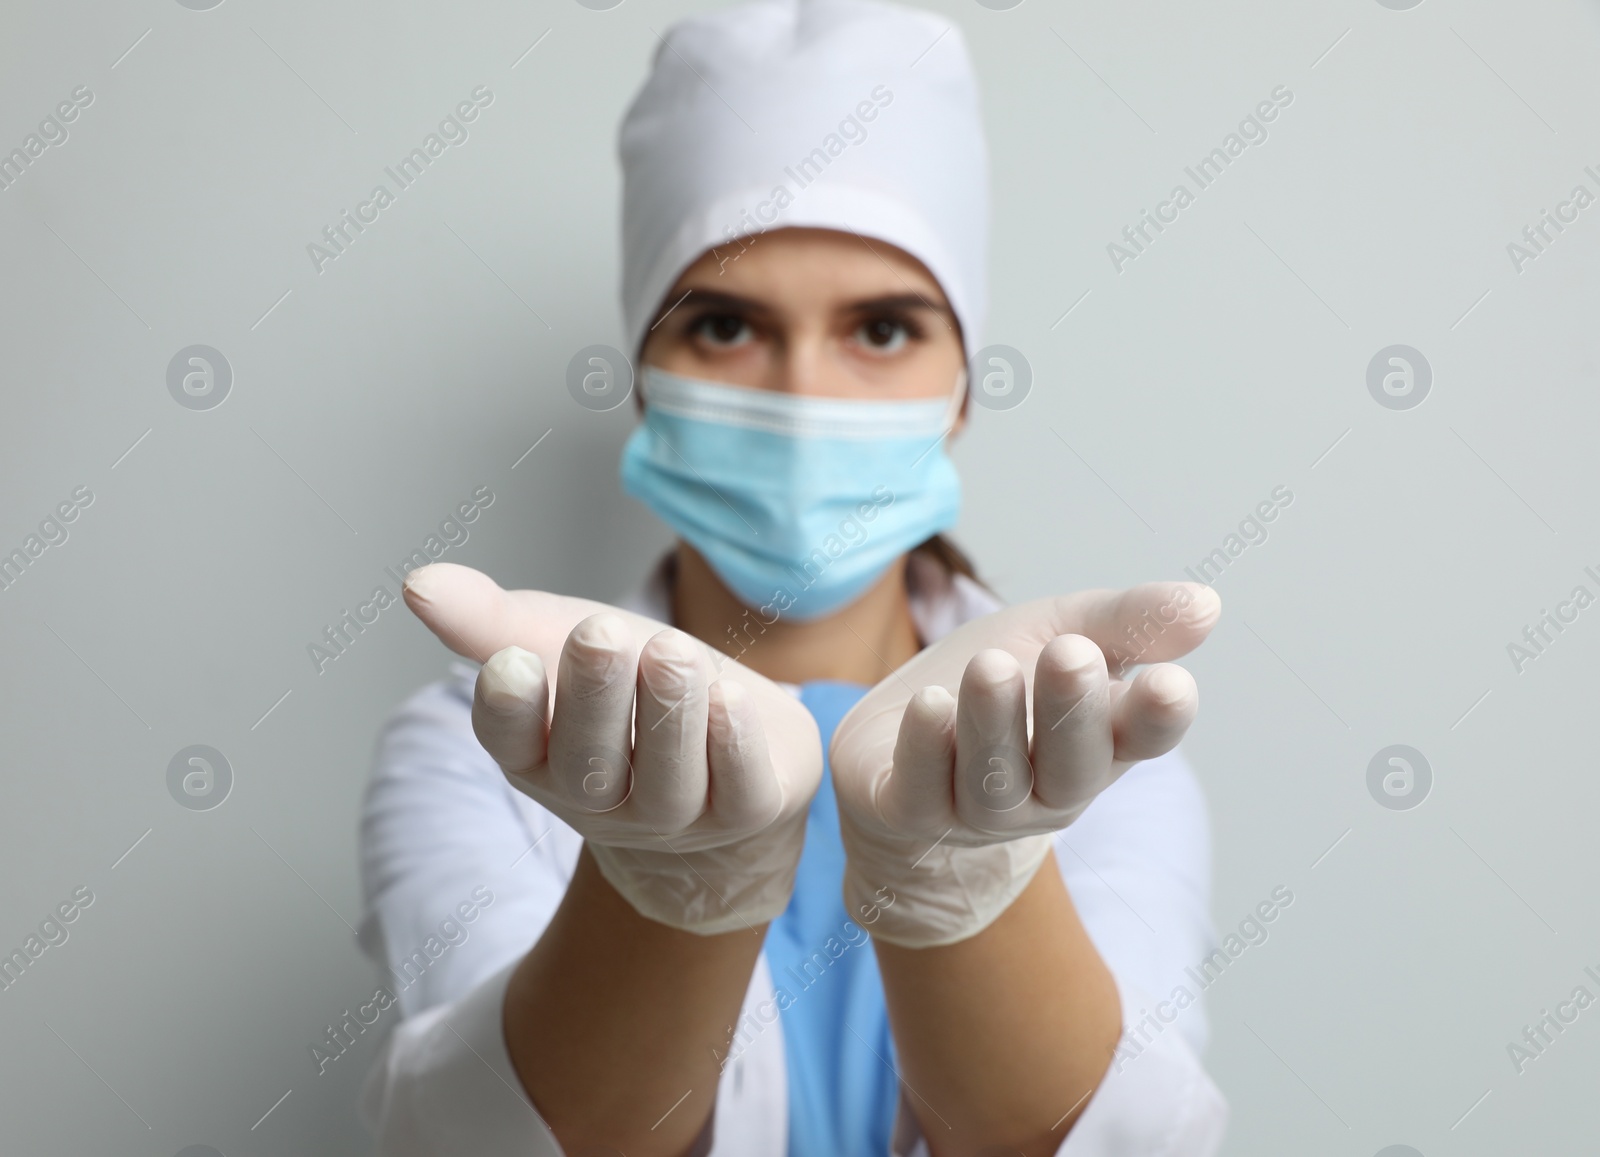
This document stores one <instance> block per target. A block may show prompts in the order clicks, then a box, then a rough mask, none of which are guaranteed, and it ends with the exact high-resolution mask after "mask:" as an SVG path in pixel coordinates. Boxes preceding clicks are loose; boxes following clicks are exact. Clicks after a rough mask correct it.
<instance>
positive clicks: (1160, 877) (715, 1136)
mask: <svg viewBox="0 0 1600 1157" xmlns="http://www.w3.org/2000/svg"><path fill="white" fill-rule="evenodd" d="M908 579H909V586H910V590H911V596H912V609H913V615H914V617H915V618H916V621H917V627H918V630H919V633H920V634H921V636H922V638H923V640H924V642H927V643H931V642H933V641H935V640H937V639H939V638H940V637H942V636H943V635H944V634H946V633H948V632H949V631H950V630H952V629H953V628H954V627H955V626H957V625H959V624H960V623H962V622H965V621H966V620H967V619H969V618H972V617H975V616H977V615H980V614H985V613H988V612H989V611H991V610H994V609H996V607H997V606H998V605H999V604H998V602H997V601H996V600H995V599H994V597H993V596H992V595H990V594H989V593H988V592H987V591H985V590H984V589H983V588H981V587H979V586H978V585H977V584H975V583H972V582H970V581H968V580H966V579H965V578H961V577H959V576H957V577H956V578H954V580H953V581H952V579H951V578H950V577H949V576H947V575H945V574H944V572H943V571H942V569H940V568H939V567H938V566H937V565H936V564H934V563H932V562H931V561H929V560H924V559H922V558H921V557H920V556H913V565H912V566H911V568H910V569H909V571H908ZM670 581H671V568H670V556H669V558H668V559H667V560H663V563H662V565H661V566H658V567H657V569H656V570H655V572H654V573H653V574H652V576H651V577H650V579H649V581H648V582H647V583H646V585H645V587H644V589H643V590H642V591H641V592H640V593H639V594H638V595H637V596H636V597H635V598H634V599H633V600H632V602H631V603H630V604H629V606H630V609H633V610H637V611H639V612H640V613H643V614H647V615H650V616H651V617H653V618H657V619H660V620H661V621H663V622H665V621H667V620H668V618H669V615H670V611H669V607H670V601H669V597H668V595H669V588H668V584H669V583H670ZM476 675H477V671H476V668H475V667H471V666H469V665H467V664H465V663H455V664H452V666H451V670H450V674H449V677H448V678H446V679H444V680H442V681H440V682H437V683H434V684H432V685H430V686H428V687H425V688H424V689H423V690H421V691H419V692H417V693H416V694H415V695H413V696H412V697H411V698H410V699H409V700H407V701H406V702H405V703H404V704H402V705H401V707H400V708H399V709H398V710H397V711H396V712H395V713H394V715H393V716H392V717H391V718H390V720H389V722H388V724H387V726H386V727H385V728H384V731H383V733H382V736H381V738H380V740H379V743H378V751H377V757H376V761H375V766H374V769H373V774H372V780H371V783H370V785H369V787H368V791H367V797H366V804H365V808H364V811H363V814H362V822H361V870H362V885H363V892H364V895H365V913H364V916H363V919H362V924H361V929H360V942H361V945H362V947H363V949H364V950H365V951H366V952H367V953H368V954H369V955H370V956H372V958H373V959H374V960H375V961H377V963H378V964H379V966H380V967H381V968H382V969H383V970H384V974H385V977H386V984H387V986H388V987H389V989H390V991H392V992H393V993H394V994H395V996H396V997H397V998H398V1002H399V1006H400V1012H401V1013H402V1015H403V1017H404V1019H403V1021H402V1023H401V1024H400V1025H399V1026H398V1027H397V1028H396V1029H395V1030H394V1032H393V1033H391V1034H390V1036H389V1037H388V1039H387V1040H386V1041H385V1043H384V1045H383V1046H382V1048H381V1050H380V1052H379V1054H378V1056H377V1058H376V1059H375V1061H374V1063H373V1067H372V1070H371V1072H370V1073H369V1075H368V1078H367V1083H366V1087H365V1089H364V1091H363V1094H362V1099H361V1114H362V1117H363V1120H365V1121H366V1123H367V1125H368V1127H369V1128H371V1129H372V1130H373V1132H374V1133H375V1134H376V1135H377V1138H378V1142H377V1147H376V1153H377V1154H378V1155H379V1157H435V1155H445V1154H449V1155H457V1154H472V1155H473V1157H558V1155H560V1154H561V1153H562V1150H561V1147H560V1146H559V1144H557V1142H556V1140H555V1138H554V1136H553V1135H552V1134H551V1133H550V1131H549V1130H548V1129H547V1128H546V1127H545V1125H544V1123H543V1121H542V1120H541V1119H540V1117H539V1115H538V1113H537V1112H536V1111H535V1110H534V1108H533V1105H532V1102H531V1100H530V1098H529V1097H528V1095H527V1092H526V1091H525V1090H524V1089H523V1088H522V1086H521V1083H520V1082H519V1081H518V1079H517V1076H516V1073H515V1071H514V1070H513V1068H512V1066H511V1062H510V1058H509V1056H508V1055H507V1052H506V1045H505V1038H504V1033H503V1030H502V1024H501V1008H502V1002H503V999H504V993H505V987H506V982H507V980H508V978H509V976H510V973H511V971H512V969H513V968H514V967H515V965H516V963H517V962H518V961H519V960H520V959H521V958H522V956H523V955H524V954H525V953H526V952H527V951H528V949H529V948H530V947H531V946H532V945H533V943H534V942H535V941H536V940H537V939H538V938H539V936H540V934H541V933H542V932H543V930H544V927H545V925H546V924H547V922H548V921H549V920H550V917H551V916H552V914H553V913H554V912H555V909H556V905H557V904H558V903H559V902H560V900H561V897H562V895H563V894H564V893H565V891H566V888H567V884H568V882H569V881H570V880H571V878H572V873H573V868H574V865H575V863H576V860H577V856H578V852H579V849H580V848H581V846H582V839H581V837H579V836H578V834H577V833H576V832H574V831H573V830H572V829H571V828H569V827H568V826H567V825H566V824H565V823H563V822H562V821H561V820H559V819H557V818H555V817H554V816H553V815H551V813H549V812H548V811H546V810H545V809H544V808H542V807H541V806H540V805H539V804H537V803H535V802H534V801H533V800H531V799H529V798H528V797H527V796H525V795H523V794H522V793H521V792H519V791H517V790H516V789H514V788H512V787H511V786H510V785H509V784H507V783H506V782H505V779H504V777H503V776H502V774H501V772H500V770H499V768H498V767H497V766H496V765H495V763H494V761H493V760H491V759H490V758H489V755H488V753H487V752H485V751H484V750H483V748H482V746H481V745H479V743H478V741H477V739H476V737H475V736H474V735H473V733H472V721H471V704H472V691H473V682H474V680H475V678H476ZM1054 846H1055V851H1056V858H1057V862H1058V864H1059V866H1060V869H1061V873H1062V876H1063V878H1064V879H1065V881H1066V885H1067V888H1068V891H1069V892H1070V893H1071V895H1072V899H1073V902H1074V904H1075V905H1076V906H1077V909H1078V914H1079V916H1080V917H1081V919H1082V920H1083V923H1084V926H1085V928H1086V929H1087V930H1088V932H1089V935H1090V937H1091V938H1092V939H1093V941H1094V943H1095V946H1096V947H1097V948H1098V949H1099V951H1100V954H1101V956H1102V957H1103V958H1104V959H1105V961H1106V963H1107V965H1108V966H1109V968H1110V969H1111V972H1112V974H1113V976H1114V977H1115V978H1116V982H1117V988H1118V991H1119V993H1120V994H1121V998H1122V1015H1123V1026H1124V1030H1125V1035H1124V1038H1123V1047H1121V1048H1119V1051H1118V1053H1117V1056H1116V1058H1115V1059H1114V1060H1113V1062H1112V1065H1111V1067H1110V1069H1109V1070H1108V1071H1107V1073H1106V1076H1105V1078H1104V1079H1103V1080H1102V1081H1101V1083H1100V1086H1099V1088H1098V1089H1097V1090H1096V1092H1095V1094H1094V1096H1093V1097H1092V1098H1091V1099H1090V1101H1089V1103H1088V1105H1087V1106H1086V1107H1085V1108H1084V1110H1083V1113H1082V1115H1081V1116H1080V1117H1079V1119H1078V1120H1077V1122H1076V1124H1075V1125H1074V1127H1073V1129H1072V1131H1071V1133H1069V1134H1068V1136H1067V1138H1066V1140H1065V1142H1063V1144H1062V1146H1061V1148H1060V1149H1059V1150H1058V1152H1057V1157H1210V1155H1212V1154H1214V1153H1215V1152H1216V1150H1217V1148H1218V1146H1219V1145H1220V1144H1221V1138H1222V1132H1223V1129H1224V1126H1225V1124H1226V1121H1227V1105H1226V1102H1225V1101H1224V1100H1223V1098H1222V1096H1221V1094H1220V1093H1219V1092H1218V1090H1217V1088H1216V1086H1215V1085H1214V1084H1213V1083H1212V1082H1211V1080H1210V1078H1209V1077H1208V1076H1207V1075H1206V1072H1205V1070H1204V1069H1203V1068H1202V1067H1201V1065H1200V1062H1199V1060H1198V1059H1197V1058H1198V1056H1199V1054H1200V1052H1201V1051H1202V1050H1203V1049H1204V1047H1205V1040H1206V1033H1207V1026H1206V1019H1205V1012H1204V1008H1203V1006H1202V1005H1201V1004H1200V1003H1194V1004H1190V1005H1189V1006H1188V1007H1186V1008H1184V1009H1183V1010H1182V1011H1181V1012H1176V1011H1175V1006H1174V1005H1172V1004H1170V1003H1167V1002H1165V1000H1164V999H1163V998H1165V997H1167V996H1168V995H1169V994H1172V993H1173V992H1174V990H1175V989H1176V988H1178V987H1183V988H1184V989H1185V990H1187V991H1189V992H1193V990H1194V989H1195V988H1196V986H1195V985H1194V983H1193V982H1192V981H1191V980H1190V979H1189V978H1188V976H1186V975H1185V973H1184V969H1185V966H1189V965H1195V964H1197V963H1198V962H1199V961H1201V960H1202V959H1204V958H1205V957H1206V956H1207V955H1208V954H1209V953H1210V951H1211V950H1212V948H1213V947H1214V939H1215V937H1214V933H1213V931H1212V927H1211V922H1210V917H1209V913H1208V909H1209V904H1210V835H1209V830H1208V823H1207V818H1206V810H1205V801H1204V798H1203V796H1202V795H1201V792H1200V788H1199V785H1198V783H1197V782H1196V780H1195V778H1194V773H1193V772H1192V771H1191V770H1190V768H1189V765H1188V763H1187V762H1186V761H1185V759H1184V758H1183V756H1182V755H1181V754H1180V753H1179V752H1178V751H1173V752H1171V753H1169V754H1167V755H1165V756H1162V757H1161V758H1159V759H1154V760H1150V761H1148V762H1145V763H1142V764H1139V765H1137V766H1135V767H1134V768H1133V769H1131V770H1130V771H1129V772H1127V774H1125V775H1124V776H1123V777H1122V779H1120V780H1119V781H1118V782H1117V783H1115V784H1113V785H1112V786H1111V787H1110V788H1109V789H1107V790H1106V791H1105V792H1104V793H1102V794H1101V796H1100V797H1099V798H1098V799H1097V800H1096V801H1095V802H1094V803H1093V804H1091V805H1090V806H1089V808H1088V810H1086V811H1085V812H1084V813H1083V815H1081V816H1080V817H1079V818H1078V820H1077V822H1076V823H1074V824H1073V825H1072V826H1071V827H1070V828H1068V829H1066V830H1065V831H1064V832H1062V833H1060V834H1059V835H1058V836H1057V838H1056V841H1055V845H1054ZM486 896H487V897H488V899H487V901H486V900H485V897H486ZM469 917H470V919H469ZM773 995H774V993H773V985H772V977H771V974H770V972H769V971H768V969H767V965H766V959H765V957H764V956H763V957H762V958H761V960H760V961H759V962H758V964H757V967H756V970H755V973H754V975H753V976H752V977H751V980H750V987H749V990H748V992H747V993H746V995H745V1002H744V1009H743V1012H742V1013H741V1020H740V1021H739V1022H738V1023H740V1024H741V1025H758V1024H759V1025H761V1027H760V1029H759V1031H756V1032H755V1033H754V1035H753V1037H748V1038H747V1039H748V1040H749V1043H748V1045H747V1047H745V1048H744V1049H743V1050H742V1051H740V1052H739V1054H738V1055H737V1056H736V1057H735V1058H734V1059H732V1060H730V1061H729V1062H728V1064H727V1066H726V1068H725V1070H724V1071H723V1074H722V1077H721V1083H720V1085H719V1087H718V1093H717V1103H716V1107H715V1110H714V1112H713V1115H712V1118H711V1120H710V1122H709V1123H708V1130H707V1133H706V1134H705V1135H704V1136H703V1137H702V1144H703V1145H706V1146H709V1148H708V1149H702V1151H703V1152H706V1153H708V1154H709V1157H778V1155H781V1154H782V1153H783V1152H784V1148H785V1144H786V1138H787V1135H788V1120H787V1117H788V1104H787V1094H786V1086H785V1080H786V1077H785V1068H786V1064H785V1058H784V1049H783V1034H782V1023H781V1021H779V1020H777V1019H775V1018H770V1017H766V1016H759V1017H758V1015H757V1010H758V1009H761V1008H762V1006H763V1002H767V1001H770V1000H771V999H772V997H773ZM771 1008H772V1005H771V1004H766V1005H765V1009H766V1010H767V1011H770V1009H771ZM1158 1010H1159V1011H1160V1015H1157V1011H1158ZM746 1017H748V1018H750V1019H748V1020H746V1019H745V1018H746ZM768 1020H770V1021H771V1023H770V1024H767V1023H765V1022H766V1021H768ZM1070 1107H1071V1106H1069V1105H1063V1106H1062V1112H1063V1113H1065V1112H1067V1110H1068V1109H1069V1108H1070ZM926 1153H927V1147H926V1144H925V1142H923V1140H922V1138H921V1135H920V1132H919V1130H918V1127H917V1121H916V1117H915V1115H914V1114H913V1113H912V1111H911V1107H910V1104H909V1103H908V1102H907V1101H906V1100H905V1098H904V1094H902V1100H901V1104H900V1111H899V1114H898V1117H897V1120H896V1126H895V1140H894V1144H893V1146H892V1154H893V1157H925V1155H926Z"/></svg>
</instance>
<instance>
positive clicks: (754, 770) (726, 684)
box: [704, 679, 798, 832]
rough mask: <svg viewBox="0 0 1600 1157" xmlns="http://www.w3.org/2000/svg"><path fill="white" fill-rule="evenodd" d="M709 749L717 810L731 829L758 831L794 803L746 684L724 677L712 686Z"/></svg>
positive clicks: (707, 735) (714, 810)
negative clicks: (787, 796) (776, 767)
mask: <svg viewBox="0 0 1600 1157" xmlns="http://www.w3.org/2000/svg"><path fill="white" fill-rule="evenodd" d="M707 698H708V700H709V703H708V708H709V711H708V715H707V726H706V729H705V732H704V734H705V749H706V758H707V763H708V765H709V769H710V775H711V801H710V802H711V811H712V814H713V815H715V816H716V817H717V819H718V820H719V821H720V822H721V823H722V824H723V825H724V826H725V827H727V828H728V829H730V830H734V831H748V832H756V831H760V830H761V829H762V828H764V827H766V826H767V825H768V824H769V823H771V822H772V821H773V820H775V819H777V818H778V816H779V815H780V814H781V813H782V812H783V811H784V809H785V808H786V807H788V806H789V804H790V803H794V802H798V801H791V800H786V799H785V798H784V791H783V785H782V784H781V783H779V781H778V774H777V772H776V770H774V768H773V765H772V755H771V752H770V750H769V749H768V746H767V735H766V729H765V728H764V727H763V726H762V724H761V711H760V709H759V707H758V706H757V704H756V701H755V698H754V697H753V696H752V695H751V694H750V689H749V688H748V687H746V686H745V685H744V684H742V683H736V682H733V681H731V680H727V679H718V680H717V681H716V682H715V683H713V684H711V686H710V687H709V688H708V694H707Z"/></svg>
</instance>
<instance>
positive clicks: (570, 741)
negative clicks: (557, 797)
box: [550, 612, 638, 812]
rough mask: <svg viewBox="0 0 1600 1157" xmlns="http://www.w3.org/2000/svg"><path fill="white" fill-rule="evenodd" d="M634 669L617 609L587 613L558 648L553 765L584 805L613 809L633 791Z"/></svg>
mask: <svg viewBox="0 0 1600 1157" xmlns="http://www.w3.org/2000/svg"><path fill="white" fill-rule="evenodd" d="M637 669H638V668H637V663H636V660H635V658H634V652H633V645H632V642H631V640H630V638H629V632H628V628H627V624H626V623H624V622H623V621H622V619H621V617H620V616H618V615H613V614H609V613H604V612H602V613H601V614H597V615H590V616H589V617H588V618H587V619H584V620H583V621H582V622H581V623H579V624H578V625H577V626H576V627H575V628H573V631H572V634H570V635H569V636H567V642H566V645H565V646H564V647H563V648H562V649H561V666H560V668H559V669H558V672H557V675H556V702H555V710H554V711H553V712H552V715H551V719H550V770H551V772H552V774H553V775H554V777H555V779H556V780H557V781H558V782H559V784H560V789H561V790H562V791H563V793H564V794H565V796H566V798H567V799H569V800H571V801H572V803H574V804H576V805H577V806H578V807H580V808H581V809H583V810H584V811H586V812H607V811H610V810H611V809H613V808H615V807H616V806H617V805H619V804H621V803H622V802H623V801H624V800H625V799H626V798H627V797H628V791H629V788H630V786H631V779H632V777H631V774H630V769H629V761H628V752H629V750H630V749H631V748H632V746H633V744H632V731H633V683H634V672H635V671H636V670H637Z"/></svg>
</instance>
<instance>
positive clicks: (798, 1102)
mask: <svg viewBox="0 0 1600 1157" xmlns="http://www.w3.org/2000/svg"><path fill="white" fill-rule="evenodd" d="M866 693H867V688H866V687H864V686H861V685H860V684H857V683H841V682H834V681H828V680H819V681H817V682H813V683H805V684H802V685H801V687H800V702H801V703H803V704H804V705H805V707H806V710H808V711H810V712H811V715H812V717H813V718H814V719H816V721H817V729H818V730H819V731H821V732H822V752H823V769H822V784H821V786H820V787H819V788H818V789H817V794H816V796H815V797H814V798H813V799H812V801H811V810H810V812H809V814H808V815H807V817H806V840H805V847H804V850H803V851H802V852H801V854H800V867H799V872H798V874H797V876H796V878H795V887H794V895H793V896H792V897H791V898H790V900H789V906H788V908H786V909H784V911H783V913H782V915H780V916H779V917H778V918H777V919H776V920H774V921H773V922H772V924H771V926H770V927H769V928H768V930H767V944H766V953H767V964H768V966H769V967H770V969H771V971H772V985H773V988H774V990H775V995H776V997H777V1001H778V1009H779V1018H780V1020H781V1021H782V1024H783V1044H784V1051H785V1053H786V1059H787V1061H788V1069H789V1157H882V1154H884V1153H887V1152H888V1151H889V1134H890V1132H891V1131H892V1130H893V1128H894V1117H895V1109H896V1108H897V1106H898V1104H899V1100H900V1090H899V1078H898V1077H897V1076H896V1075H895V1074H896V1072H897V1065H896V1060H895V1053H894V1038H893V1037H892V1036H891V1035H890V1033H889V1016H888V1011H887V1009H886V1007H885V1005H884V1000H883V982H882V980H881V979H880V978H879V976H878V958H877V956H876V955H874V953H873V949H872V941H871V939H870V938H869V937H868V935H867V930H866V928H864V927H863V926H862V925H861V923H860V922H858V921H857V920H856V919H854V918H853V917H852V915H851V914H850V913H849V912H847V911H845V906H844V896H843V891H842V889H843V886H844V865H845V856H844V846H843V844H842V843H841V842H840V838H839V811H838V807H837V805H836V804H835V802H834V794H833V769H832V768H831V767H830V766H829V765H828V762H827V752H828V744H829V743H830V741H831V740H832V739H833V732H834V729H835V728H836V727H838V725H839V721H840V720H841V719H843V718H844V715H845V713H846V712H847V711H849V710H850V708H851V707H853V706H855V704H856V702H857V700H859V699H860V698H861V697H862V696H863V695H865V694H866Z"/></svg>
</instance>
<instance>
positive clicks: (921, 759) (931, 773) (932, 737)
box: [878, 684, 956, 834]
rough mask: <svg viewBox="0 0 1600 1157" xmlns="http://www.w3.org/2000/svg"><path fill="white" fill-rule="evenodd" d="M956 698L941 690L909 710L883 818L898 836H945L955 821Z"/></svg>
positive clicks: (881, 805)
mask: <svg viewBox="0 0 1600 1157" xmlns="http://www.w3.org/2000/svg"><path fill="white" fill-rule="evenodd" d="M955 765H956V697H955V696H954V695H952V694H950V692H949V691H947V690H945V689H944V688H943V687H940V686H938V685H937V684H936V685H934V686H932V687H924V688H923V689H922V690H921V691H918V692H917V693H916V694H915V695H913V696H912V697H911V701H910V702H909V703H907V704H906V709H905V714H903V715H902V716H901V717H900V732H899V735H898V736H897V737H896V739H895V745H894V770H893V771H892V772H890V774H889V779H888V782H887V783H885V784H884V785H883V787H882V790H881V793H880V795H879V797H878V814H879V815H881V816H882V817H883V819H884V821H885V822H886V823H888V824H889V826H890V827H892V828H894V829H895V830H896V831H899V832H918V833H923V834H928V833H935V832H941V831H943V830H944V829H945V828H947V827H949V826H950V823H951V820H952V819H953V818H954V816H955V797H954V794H953V793H954V788H955Z"/></svg>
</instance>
